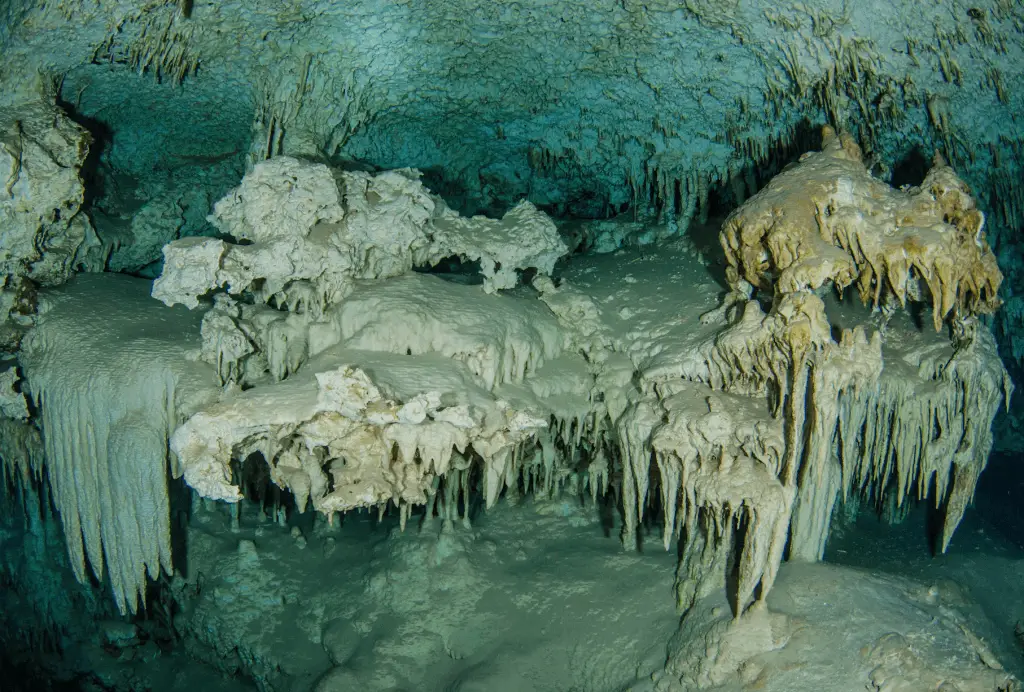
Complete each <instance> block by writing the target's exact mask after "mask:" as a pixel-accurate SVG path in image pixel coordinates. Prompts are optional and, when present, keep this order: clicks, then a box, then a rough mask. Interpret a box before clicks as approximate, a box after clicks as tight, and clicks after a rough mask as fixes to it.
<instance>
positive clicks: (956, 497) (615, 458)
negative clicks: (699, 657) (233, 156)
mask: <svg viewBox="0 0 1024 692" xmlns="http://www.w3.org/2000/svg"><path fill="white" fill-rule="evenodd" d="M210 220H211V222H212V223H213V224H214V225H216V226H217V227H218V228H219V229H220V231H221V232H222V233H223V234H224V236H225V238H226V239H220V238H189V239H183V240H179V241H175V242H172V243H170V244H169V245H167V246H166V248H165V251H164V254H165V258H166V261H165V264H164V271H163V274H162V275H161V276H160V277H159V278H158V279H157V280H156V281H155V282H154V283H153V285H152V295H153V296H154V297H156V298H159V300H160V301H162V302H164V303H165V304H168V305H173V304H175V303H180V304H183V305H179V306H177V307H171V308H168V307H164V306H161V305H160V303H159V302H158V301H155V300H147V299H144V298H143V297H142V296H141V293H140V287H145V286H146V285H147V284H145V283H144V282H140V281H137V280H129V279H121V280H120V281H117V280H115V279H113V278H112V277H99V276H98V277H89V278H84V277H80V278H79V279H77V280H76V281H75V282H74V283H72V284H70V285H69V286H67V287H65V288H62V289H60V290H56V291H51V292H47V293H46V295H45V296H44V300H43V303H42V305H43V308H44V309H43V310H41V315H40V317H39V318H38V322H39V324H38V326H37V327H36V329H35V331H33V332H32V334H31V335H30V337H29V338H28V339H27V340H26V343H25V347H24V349H23V351H22V353H21V354H20V359H21V365H22V370H23V372H24V374H25V382H24V383H23V384H22V385H19V389H20V390H24V391H26V392H29V393H30V394H31V395H32V397H33V399H34V401H35V404H36V406H38V408H39V410H40V411H41V414H40V421H39V422H40V424H41V428H42V432H43V439H44V442H45V449H46V464H47V472H48V474H49V478H50V482H51V484H52V486H53V491H54V497H55V499H56V501H57V506H58V508H59V509H60V511H61V517H62V520H63V521H64V526H65V530H66V532H67V534H68V541H69V546H70V552H71V555H72V558H73V559H72V563H73V564H74V565H75V569H76V573H77V575H78V576H79V578H80V579H84V578H85V577H86V576H87V569H86V565H91V566H92V569H93V571H94V572H95V573H96V574H97V575H98V576H102V574H103V571H102V565H104V564H106V565H107V566H108V569H107V573H108V574H110V579H111V584H112V586H113V589H114V592H115V594H116V596H117V600H118V605H119V606H120V607H121V608H122V609H123V610H133V609H134V608H135V607H136V606H137V603H138V600H137V599H138V596H139V595H141V593H142V591H143V588H144V584H145V575H147V574H148V575H149V576H150V577H153V576H155V575H156V574H157V573H158V572H159V570H160V569H161V568H164V569H166V568H168V567H169V566H170V565H169V549H168V545H169V544H168V540H169V539H168V535H169V530H170V529H169V523H168V521H167V519H166V517H167V512H168V510H167V495H166V486H165V485H164V472H165V463H166V459H165V454H166V452H167V451H168V449H169V450H170V456H171V465H170V469H171V471H172V472H173V473H174V474H175V475H181V476H183V477H184V479H185V482H186V483H187V484H188V485H189V486H191V487H192V489H193V490H194V491H196V492H197V493H198V494H199V495H201V496H203V497H206V498H210V499H213V500H220V501H226V502H229V503H238V502H242V501H244V497H245V496H246V493H247V492H249V494H250V496H251V491H247V490H246V488H251V484H250V481H249V475H250V474H251V473H252V469H253V468H263V469H265V473H266V477H267V478H268V480H269V482H270V483H272V484H274V485H276V486H277V487H279V488H281V489H283V490H287V491H289V492H290V496H291V497H293V498H294V501H295V506H294V510H295V511H298V512H304V511H306V510H307V509H309V508H312V509H313V510H316V511H317V512H318V513H320V514H322V515H324V516H326V517H327V518H328V521H332V522H333V520H334V517H335V515H337V514H339V513H344V512H348V511H351V510H355V509H376V510H377V511H378V512H385V511H387V510H388V508H389V507H394V508H397V510H398V512H399V514H400V516H401V519H402V524H403V525H404V524H405V523H406V522H407V521H408V520H409V518H410V517H411V516H413V514H414V512H415V513H416V515H417V516H422V515H421V514H420V513H421V512H422V514H424V515H425V516H426V517H432V516H435V515H437V516H440V517H442V518H443V519H444V520H445V521H446V522H451V521H454V520H462V521H464V522H468V521H469V519H470V514H471V509H472V507H473V499H472V498H473V497H474V496H481V497H482V498H483V500H484V502H485V504H486V505H487V506H491V505H493V504H494V503H495V502H496V501H498V499H499V498H500V497H502V496H503V495H504V496H505V497H507V498H509V499H510V500H515V499H516V498H518V497H520V496H521V495H523V494H528V495H534V496H548V497H552V496H556V495H558V494H559V493H567V494H568V495H570V496H576V497H580V498H587V499H588V501H589V502H595V501H603V499H604V498H605V497H606V496H608V494H609V493H611V497H613V498H614V499H615V501H616V504H617V505H619V506H620V507H621V510H622V518H623V521H622V538H623V541H624V542H625V543H626V544H627V545H628V546H635V545H637V544H638V542H640V541H642V540H644V537H645V535H646V531H645V530H644V528H643V526H644V523H645V521H647V520H648V519H649V518H650V517H651V516H655V517H657V518H658V519H660V521H661V522H662V523H663V533H662V539H663V543H664V545H665V547H666V548H670V547H671V546H672V544H673V542H675V541H682V544H683V550H682V560H681V562H680V566H679V580H678V584H679V593H678V597H679V601H680V603H681V604H682V605H683V606H684V607H686V608H689V607H690V606H692V605H693V604H694V603H695V602H696V600H697V599H698V598H700V597H701V596H702V595H705V594H708V593H710V592H712V591H714V590H716V589H719V588H721V587H722V586H724V584H725V583H726V576H727V573H728V571H729V570H731V569H733V566H734V565H735V569H736V570H737V574H736V576H737V579H736V580H735V582H734V583H735V586H734V587H732V588H731V589H730V595H731V602H732V605H733V609H734V611H735V613H736V614H737V615H740V614H742V613H743V612H744V611H745V610H746V609H747V607H748V606H749V604H750V603H751V602H752V601H758V602H763V599H764V598H765V597H766V595H767V594H768V593H769V591H770V590H771V587H772V585H773V582H774V579H775V575H776V573H777V570H778V568H779V565H780V563H781V562H782V560H783V558H784V557H785V555H786V554H787V550H788V554H789V555H790V556H792V557H796V558H801V559H806V560H817V559H819V558H820V557H821V555H822V551H823V549H824V545H825V541H826V539H827V536H828V531H829V523H830V520H831V516H832V513H833V508H834V506H835V504H836V503H837V501H839V500H840V499H842V500H843V501H861V500H863V499H866V500H867V501H869V502H874V503H877V504H878V505H879V506H883V503H885V502H888V501H890V500H889V498H894V500H892V503H893V506H899V505H900V504H902V502H903V501H904V498H905V497H907V496H913V497H916V498H919V499H923V498H926V497H929V496H930V497H931V498H932V499H933V500H934V502H935V503H936V505H937V506H940V507H941V508H942V509H943V511H944V512H945V522H944V526H943V529H942V535H941V542H940V545H941V547H942V548H943V549H944V548H945V546H946V545H947V544H948V541H949V537H950V535H951V534H952V532H953V530H954V529H955V527H956V525H957V524H958V523H959V521H960V518H961V517H962V515H963V511H964V509H965V507H966V506H967V504H968V503H969V502H970V499H971V496H972V492H973V488H974V485H975V482H976V480H977V478H978V474H979V473H980V472H981V470H982V469H983V468H984V466H985V462H986V458H987V455H988V451H989V449H990V447H991V444H992V440H991V433H990V426H991V421H992V418H993V416H994V415H995V413H996V411H997V409H998V407H999V405H1000V403H1001V402H1002V401H1003V400H1004V398H1006V397H1008V396H1009V394H1010V389H1011V385H1010V383H1009V379H1008V377H1007V375H1006V372H1005V371H1004V369H1003V367H1002V364H1001V363H1000V361H999V359H998V357H997V356H996V351H995V345H994V341H993V339H992V336H991V334H990V333H989V331H988V330H987V328H986V327H985V326H984V325H983V324H982V323H981V322H980V321H979V319H978V316H979V315H982V314H984V313H986V312H990V311H991V310H993V309H995V308H996V307H997V305H998V300H997V298H996V297H995V296H996V292H997V290H998V287H999V282H1000V278H1001V277H1000V275H999V272H998V270H997V269H996V268H995V264H994V260H993V258H992V253H991V251H990V250H989V249H988V246H987V245H986V243H985V238H984V233H983V217H982V216H981V214H980V212H978V211H977V209H975V207H974V202H973V199H972V198H971V197H970V195H969V193H968V191H967V189H966V187H965V186H964V185H963V184H962V183H961V182H960V181H959V179H957V178H956V176H955V175H954V174H953V172H952V171H951V170H950V169H949V168H948V167H946V166H944V165H942V164H941V163H939V164H937V165H936V167H935V168H934V169H933V170H932V172H931V173H930V174H929V175H928V176H927V178H926V179H925V182H924V184H923V185H922V186H921V187H919V188H914V189H909V190H902V191H896V190H892V189H890V188H889V187H887V186H885V185H883V184H881V183H879V182H878V181H877V180H875V179H873V178H872V177H871V176H870V174H869V173H868V172H867V170H866V168H865V165H864V163H863V162H862V161H861V160H860V154H859V150H858V149H857V147H856V145H855V144H853V142H852V141H851V140H849V139H848V138H844V137H838V136H836V135H835V134H834V133H833V132H831V131H828V130H826V132H825V141H824V144H823V150H822V151H821V152H815V153H810V154H807V155H806V156H805V157H804V158H803V159H802V160H801V162H800V163H799V164H798V165H796V166H794V167H792V168H791V169H789V170H787V171H786V172H784V173H783V174H781V175H780V176H779V177H778V179H777V180H776V182H774V183H772V184H771V185H769V186H768V187H767V188H766V189H765V190H763V191H762V192H760V193H759V194H757V195H755V196H754V197H752V198H751V199H750V200H748V201H747V203H746V204H745V205H744V206H742V207H741V208H740V209H738V210H737V211H736V212H734V213H733V214H732V215H731V216H730V218H729V219H728V220H727V221H726V223H725V225H724V227H723V231H722V235H721V239H722V244H723V246H724V248H725V250H726V258H727V261H728V268H727V269H728V270H727V276H728V279H729V282H730V290H729V292H728V293H727V295H726V297H725V299H724V301H721V300H720V299H719V297H718V294H719V293H720V288H719V287H718V286H717V285H716V284H714V283H713V282H712V280H711V278H710V275H709V273H708V269H707V267H706V266H705V264H704V262H703V260H702V259H700V258H699V256H698V255H697V253H695V252H693V249H692V248H693V246H692V244H690V243H689V242H688V241H685V240H679V241H675V242H666V243H663V244H662V245H660V246H659V248H658V252H657V253H654V254H646V253H644V254H640V255H638V256H636V255H631V254H629V253H622V252H620V253H609V254H603V255H590V256H582V257H577V258H574V259H572V260H570V261H567V262H564V263H563V265H561V266H560V268H558V269H557V270H556V266H555V265H556V261H557V260H558V259H559V258H561V257H563V256H564V255H565V253H566V252H567V249H566V246H565V244H564V243H563V242H562V241H561V239H560V238H559V235H558V232H557V230H556V227H555V225H554V224H553V222H552V221H551V220H550V219H548V218H547V217H546V216H545V215H544V214H542V213H541V212H539V211H537V210H536V209H535V208H533V207H532V206H531V205H529V204H528V203H522V204H520V205H519V206H517V207H515V208H513V209H512V210H511V211H510V212H508V214H506V215H505V216H504V217H503V218H502V219H501V220H500V221H497V220H492V219H485V218H480V217H474V218H471V219H466V218H462V217H459V216H458V215H457V214H455V213H454V212H452V211H451V210H449V209H448V208H447V206H446V205H445V204H444V203H443V202H442V201H441V200H440V199H439V198H437V197H436V196H434V195H432V194H431V193H430V192H429V191H427V189H426V188H425V187H424V186H423V184H422V183H421V182H420V180H419V176H418V173H417V172H415V171H412V170H397V171H389V172H384V173H379V174H369V173H364V172H353V171H344V170H337V169H332V168H330V167H328V166H326V165H323V164H317V163H311V162H306V161H302V160H299V159H293V158H288V157H278V158H274V159H271V160H269V161H266V162H263V163H260V164H258V165H256V166H255V167H254V168H253V170H252V171H251V172H250V173H249V174H248V175H247V176H246V177H245V178H244V179H243V180H242V182H241V184H240V185H239V186H238V187H237V188H236V189H234V190H232V191H231V192H230V193H229V194H228V195H227V196H226V197H225V198H224V199H222V200H221V201H220V202H219V203H217V205H216V206H215V208H214V210H213V214H212V215H211V217H210ZM227 238H230V239H227ZM231 239H233V241H232V240H231ZM897 246H898V247H903V248H906V249H907V250H906V256H904V255H903V254H901V253H900V252H898V251H897V250H895V249H894V248H895V247H897ZM453 256H454V257H460V258H463V259H464V260H467V261H471V262H472V261H476V262H479V265H478V266H479V270H480V274H481V276H480V277H479V278H480V281H479V282H478V283H473V282H472V281H470V282H466V281H465V280H458V281H455V280H446V279H444V278H442V277H441V275H439V274H432V273H429V271H428V270H429V268H430V266H431V265H433V264H435V263H438V262H441V261H442V260H446V259H447V258H450V257H453ZM629 258H632V259H629ZM901 258H902V259H901ZM627 260H628V261H627ZM623 263H624V264H623ZM531 277H532V280H531V282H530V283H531V284H532V285H531V286H517V285H516V284H517V283H518V282H519V280H520V279H521V278H531ZM122 284H123V285H122ZM851 284H857V286H858V287H859V288H860V291H859V294H860V295H861V296H862V297H863V298H864V299H865V300H866V302H867V303H868V306H864V305H861V304H860V303H858V302H857V301H854V300H851V299H850V297H849V296H847V297H845V298H844V297H843V296H842V295H841V290H842V289H843V288H845V287H847V286H849V285H851ZM922 286H926V287H928V288H929V289H930V290H925V289H924V288H923V287H922ZM833 289H836V290H833ZM132 296H134V297H132ZM929 302H930V303H931V313H932V316H933V319H932V320H929V326H928V328H924V327H923V326H922V325H921V324H918V322H917V321H916V320H917V313H916V310H917V308H921V309H925V310H927V309H928V308H929V305H928V303H929ZM899 303H903V304H905V305H906V306H907V308H908V309H906V310H899V309H898V308H897V307H895V306H896V305H897V304H899ZM875 304H877V305H878V310H877V311H876V312H875V313H872V311H871V306H872V305H875ZM936 306H937V307H936ZM936 326H937V327H938V331H936V328H935V327H936ZM69 336H71V337H72V338H71V339H70V340H69V338H68V337H69ZM83 359H85V360H87V361H88V362H89V365H88V366H87V365H85V364H84V363H83ZM99 374H104V375H105V376H104V377H99ZM12 387H13V385H12ZM12 392H13V389H12ZM8 398H11V397H8ZM12 400H13V399H12ZM109 402H116V405H114V404H111V403H109ZM11 407H12V410H14V409H17V412H19V413H20V411H21V409H20V408H18V406H17V404H16V403H12V404H11ZM72 450H74V452H72ZM126 484H131V487H132V488H134V489H133V490H130V489H129V487H128V485H126ZM420 508H423V509H420ZM734 556H735V557H736V558H737V559H736V560H735V561H734V560H733V557H734Z"/></svg>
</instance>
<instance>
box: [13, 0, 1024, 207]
mask: <svg viewBox="0 0 1024 692" xmlns="http://www.w3.org/2000/svg"><path fill="white" fill-rule="evenodd" d="M7 13H8V15H9V17H10V20H11V21H13V23H14V27H13V29H11V30H9V31H8V32H7V33H0V40H2V41H3V42H4V47H3V51H4V54H5V58H8V57H9V59H8V60H5V62H6V63H7V66H8V67H7V71H8V74H9V75H15V74H18V73H19V72H21V73H24V72H28V71H31V70H36V69H39V68H43V69H45V70H46V71H47V72H49V73H51V74H63V73H68V74H67V76H66V77H65V82H64V88H63V91H62V94H63V98H64V99H65V100H66V101H67V102H69V103H71V104H74V105H75V106H76V107H77V108H78V109H79V111H80V112H81V114H82V115H84V116H89V117H95V118H96V119H97V120H99V121H101V122H103V123H105V124H107V125H108V126H109V127H110V128H111V129H112V130H113V131H114V132H116V133H118V135H120V136H119V137H115V140H114V141H115V147H114V148H115V149H116V150H117V153H118V155H119V156H120V159H121V161H122V163H121V165H122V166H123V167H125V168H130V167H132V166H134V167H136V168H144V167H146V166H151V167H152V166H161V165H162V166H174V165H175V159H177V160H178V161H180V160H181V159H182V158H187V157H190V156H191V157H199V156H216V155H223V156H227V155H229V154H231V153H232V152H234V151H236V150H237V149H238V148H239V147H240V146H244V147H246V148H248V147H249V146H250V143H251V145H252V149H253V153H252V155H253V156H254V157H260V156H263V155H266V154H272V153H289V154H299V155H314V156H320V157H327V158H331V159H336V160H337V159H340V160H356V161H362V162H366V163H369V164H372V165H374V166H379V167H396V166H415V167H419V168H422V169H426V170H428V171H434V172H435V173H434V175H435V176H436V177H437V179H438V180H439V181H440V183H441V184H442V185H443V186H444V187H445V188H446V189H445V190H444V192H446V193H447V194H448V195H449V196H451V197H454V198H460V197H461V198H462V199H463V201H464V204H465V206H466V207H469V208H470V209H469V210H471V211H472V210H476V209H479V210H486V211H499V210H501V209H503V208H506V207H507V206H508V205H509V204H511V203H512V202H514V201H515V200H516V199H517V198H519V197H521V196H523V195H529V196H530V197H531V199H533V200H534V201H535V202H537V203H539V204H548V205H552V208H554V209H556V210H561V211H565V212H568V213H575V214H583V215H603V214H608V213H611V212H613V211H615V210H618V209H621V208H622V207H623V205H626V204H628V203H631V202H632V201H633V200H634V199H637V198H639V199H640V200H641V201H643V200H646V199H650V200H652V201H653V202H654V203H655V205H660V206H667V205H672V206H676V207H681V209H677V212H686V211H687V209H689V208H691V207H696V209H697V210H698V211H699V208H700V206H701V201H702V200H703V199H704V197H705V196H706V194H707V193H706V192H705V188H711V189H712V190H713V189H714V188H715V186H716V185H717V184H723V183H726V182H727V181H728V180H729V178H730V177H737V176H741V175H742V174H743V173H742V172H743V171H744V169H745V168H746V167H749V166H752V165H765V164H766V163H771V161H770V159H771V158H772V157H773V156H778V154H779V152H780V150H783V149H784V148H780V146H779V143H785V142H789V141H792V140H793V137H794V135H795V133H796V132H798V130H799V128H798V123H800V122H801V121H803V120H804V119H805V118H806V119H809V120H810V122H811V123H812V124H818V123H820V122H824V121H826V120H830V121H832V122H833V123H834V124H838V125H841V126H845V127H846V128H848V129H850V130H852V131H853V132H854V134H855V135H857V136H858V138H859V139H860V141H861V143H862V144H863V145H864V146H865V147H866V148H867V149H868V151H869V152H870V153H872V154H874V155H875V156H876V157H877V158H878V160H879V163H880V170H884V169H885V167H887V166H888V167H891V166H894V165H895V164H896V163H897V162H898V161H899V160H901V159H902V158H904V157H905V156H906V154H907V153H908V152H909V151H912V150H913V149H915V148H917V147H919V148H920V149H921V150H923V152H924V154H925V156H926V158H930V157H931V153H932V151H934V150H935V149H936V148H941V149H943V150H945V153H946V155H947V158H950V159H951V160H952V161H953V162H954V163H958V164H961V165H960V168H964V167H967V168H971V170H966V171H963V172H964V173H965V174H966V175H967V177H968V178H969V179H972V180H973V182H975V183H976V184H978V185H980V184H987V183H989V181H988V180H987V179H986V172H987V171H989V169H991V168H992V166H993V164H994V163H998V167H999V169H1000V171H1002V170H1003V169H1005V168H1006V167H1007V166H1010V165H1013V166H1015V165H1016V162H1015V161H1011V159H1012V157H1013V152H1014V151H1015V150H1016V148H1017V146H1018V144H1017V143H1018V142H1019V139H1020V132H1019V128H1020V125H1019V123H1018V122H1016V120H1015V118H1014V115H1015V114H1016V113H1017V112H1019V110H1020V108H1019V105H1020V98H1021V96H1020V94H1021V89H1020V81H1021V71H1020V70H1019V69H1017V68H1016V66H1018V65H1019V64H1020V61H1021V58H1022V52H1021V46H1022V40H1021V39H1022V33H1021V32H1022V31H1024V10H1021V9H1020V8H1019V6H1018V5H1017V3H1014V2H1010V1H1009V0H999V1H995V2H993V1H989V0H985V1H981V2H978V3H975V4H965V3H962V2H956V1H948V0H944V1H942V2H930V3H916V2H914V3H911V2H896V3H893V2H856V3H855V2H835V1H829V0H811V1H810V2H807V3H802V2H791V1H787V2H779V3H773V4H771V5H769V6H766V5H765V3H758V2H753V1H750V0H731V1H727V2H708V1H707V0H686V1H685V2H681V3H680V2H665V1H664V0H650V1H648V2H643V3H641V2H635V1H634V0H616V1H614V2H613V1H611V0H597V1H595V2H587V3H581V2H564V1H563V2H554V1H550V0H549V1H538V0H527V1H525V2H507V3H505V2H502V3H495V2H490V1H486V0H457V1H451V0H450V1H447V2H425V1H420V2H415V1H414V2H372V1H371V2H355V3H330V2H325V1H323V0H320V1H309V0H306V1H303V2H293V1H291V0H289V1H287V2H256V1H255V0H230V1H227V2H216V3H214V2H203V1H196V2H188V3H185V2H178V1H174V2H168V1H167V0H153V1H151V2H148V3H145V4H143V3H139V2H119V3H115V2H106V1H104V2H97V1H96V0H79V1H78V2H71V1H65V2H61V3H40V6H38V7H24V8H19V7H17V6H15V5H12V6H10V7H9V8H8V10H7ZM0 24H2V22H0ZM69 25H73V26H74V27H75V35H74V38H73V39H71V40H68V27H69ZM140 74H141V76H139V75H140ZM10 79H11V77H10V76H9V77H8V80H10ZM158 81H159V82H161V84H157V82H158ZM129 133H132V134H131V136H129ZM128 139H131V140H132V141H131V142H130V143H129V142H127V141H122V140H128ZM812 144H813V145H816V144H817V142H813V143H812ZM803 148H806V147H803ZM112 155H113V152H112ZM996 157H998V161H997V160H996ZM193 160H195V159H193ZM913 182H916V181H913ZM723 189H725V188H723ZM473 207H475V208H476V209H473ZM684 215H685V214H684Z"/></svg>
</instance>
